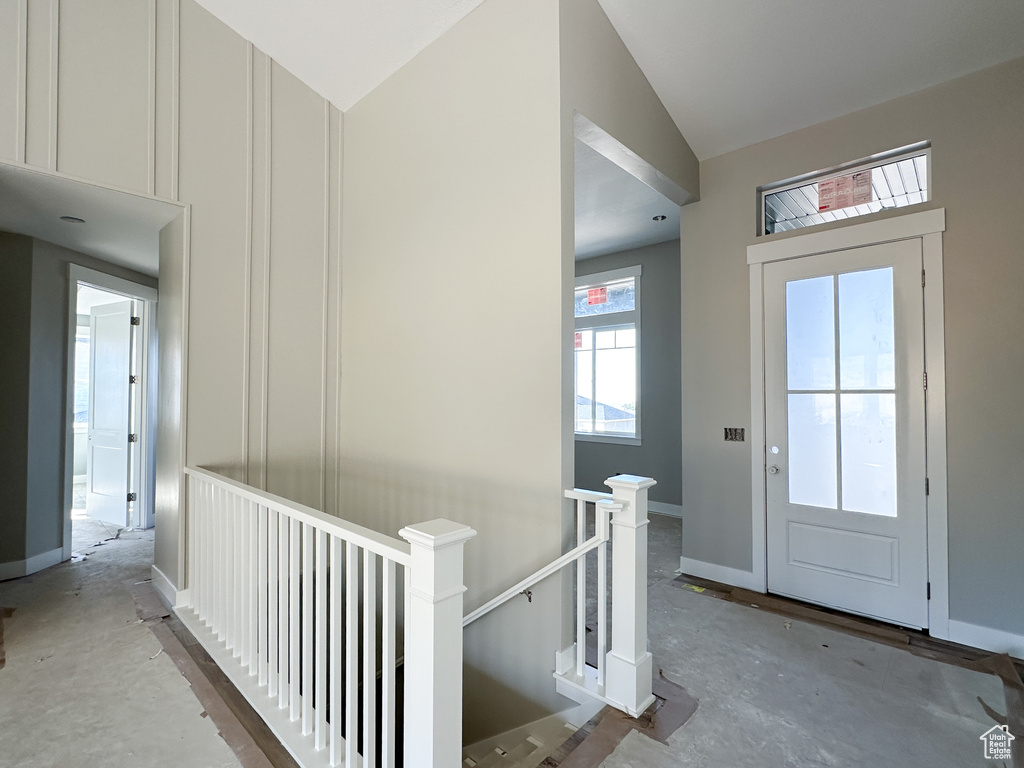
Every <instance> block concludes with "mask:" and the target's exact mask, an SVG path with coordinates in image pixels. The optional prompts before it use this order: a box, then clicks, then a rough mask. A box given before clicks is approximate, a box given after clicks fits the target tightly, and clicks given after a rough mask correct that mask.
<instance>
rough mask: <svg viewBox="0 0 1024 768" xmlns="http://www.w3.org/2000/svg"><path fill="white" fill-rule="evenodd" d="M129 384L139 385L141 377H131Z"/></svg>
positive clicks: (129, 377)
mask: <svg viewBox="0 0 1024 768" xmlns="http://www.w3.org/2000/svg"><path fill="white" fill-rule="evenodd" d="M128 383H129V384H138V383H139V377H138V376H136V375H134V374H132V375H129V376H128Z"/></svg>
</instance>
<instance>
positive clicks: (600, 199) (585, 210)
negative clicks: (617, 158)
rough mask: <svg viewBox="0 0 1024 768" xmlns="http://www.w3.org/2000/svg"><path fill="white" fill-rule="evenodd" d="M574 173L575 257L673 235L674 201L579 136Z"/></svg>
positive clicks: (675, 231)
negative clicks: (629, 172)
mask: <svg viewBox="0 0 1024 768" xmlns="http://www.w3.org/2000/svg"><path fill="white" fill-rule="evenodd" d="M575 175H576V180H575V181H576V260H577V261H579V260H580V259H589V258H592V257H594V256H602V255H604V254H606V253H615V252H617V251H623V250H626V249H627V248H640V247H641V246H644V245H654V244H655V243H664V242H666V241H668V240H676V239H677V238H678V237H679V206H678V205H676V204H675V203H673V202H672V201H671V200H669V199H668V198H667V197H665V196H663V195H662V194H660V193H658V192H655V191H654V190H653V189H651V188H650V187H649V186H647V185H646V184H644V183H643V182H642V181H640V180H639V179H637V178H635V177H633V176H631V175H630V174H628V173H627V172H626V171H624V170H622V168H620V167H619V166H617V165H616V164H615V163H613V162H612V161H611V160H608V159H607V158H606V157H604V156H603V155H601V154H599V153H598V152H596V151H595V150H593V149H591V148H590V147H588V146H587V145H586V144H584V143H583V142H582V141H580V140H579V139H576V174H575ZM655 216H665V219H664V220H663V221H654V217H655Z"/></svg>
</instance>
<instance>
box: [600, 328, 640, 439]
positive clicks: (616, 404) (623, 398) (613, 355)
mask: <svg viewBox="0 0 1024 768" xmlns="http://www.w3.org/2000/svg"><path fill="white" fill-rule="evenodd" d="M614 335H615V334H614V332H613V333H612V336H614ZM598 336H600V334H598ZM594 354H596V355H597V360H596V365H595V368H596V378H597V381H596V386H595V389H594V400H595V401H596V402H595V403H594V419H595V423H594V428H595V431H597V432H611V433H617V434H623V433H625V434H629V435H633V434H635V433H636V349H634V348H632V347H627V348H625V349H598V351H597V352H595V353H594Z"/></svg>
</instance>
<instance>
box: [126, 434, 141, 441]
mask: <svg viewBox="0 0 1024 768" xmlns="http://www.w3.org/2000/svg"><path fill="white" fill-rule="evenodd" d="M128 442H129V443H137V442H139V436H138V435H136V434H135V433H134V432H131V433H129V435H128Z"/></svg>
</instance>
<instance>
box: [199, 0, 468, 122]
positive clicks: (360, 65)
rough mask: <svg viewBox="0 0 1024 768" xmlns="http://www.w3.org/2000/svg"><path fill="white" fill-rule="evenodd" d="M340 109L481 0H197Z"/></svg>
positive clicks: (344, 108)
mask: <svg viewBox="0 0 1024 768" xmlns="http://www.w3.org/2000/svg"><path fill="white" fill-rule="evenodd" d="M198 2H199V4H200V5H201V6H203V7H204V8H206V9H207V10H208V11H210V13H212V14H213V15H214V16H216V17H217V18H219V19H220V20H221V21H223V22H224V23H225V24H227V25H228V26H229V27H231V28H232V29H234V30H235V31H236V32H238V33H239V34H240V35H241V36H242V37H244V38H245V39H246V40H249V41H251V42H252V43H254V44H255V45H256V47H257V48H259V49H260V50H262V51H263V52H264V53H266V54H267V55H269V56H271V57H272V58H273V59H274V60H276V61H277V63H278V64H280V65H281V66H283V67H284V68H285V69H287V70H288V71H289V72H291V73H292V74H293V75H295V76H296V77H298V78H299V79H300V80H302V81H303V82H304V83H306V85H308V86H309V87H310V88H312V89H313V90H314V91H316V92H317V93H319V94H320V95H321V96H323V97H325V98H326V99H327V100H328V101H330V102H331V103H332V104H334V106H336V107H337V108H338V109H340V110H342V111H345V110H347V109H349V107H351V106H352V105H353V104H355V103H356V102H357V101H359V100H360V99H361V98H362V97H363V96H365V95H366V94H368V93H369V92H370V91H372V90H373V89H374V88H376V87H377V86H378V85H380V84H381V83H382V82H384V81H385V80H386V79H387V78H388V77H390V76H391V75H392V74H394V73H395V72H397V71H398V70H399V69H400V68H401V67H402V65H403V64H405V63H406V62H408V61H409V60H410V59H412V58H413V57H414V56H415V55H416V54H417V53H419V52H420V51H422V50H423V49H424V48H426V47H427V46H428V45H430V44H431V43H432V42H434V41H435V40H437V38H439V37H440V36H441V35H443V34H444V33H445V32H447V31H448V30H449V29H451V28H452V27H453V26H455V24H456V23H457V22H458V21H459V20H460V19H462V18H463V17H464V16H466V14H468V13H469V12H470V11H472V10H473V9H474V8H476V7H477V6H478V5H480V3H481V2H482V0H288V1H287V2H281V0H198Z"/></svg>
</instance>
